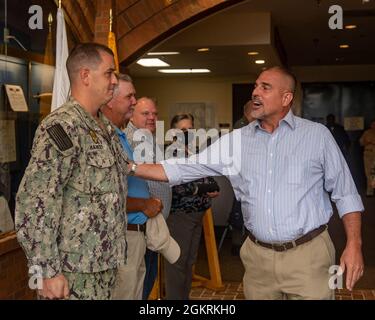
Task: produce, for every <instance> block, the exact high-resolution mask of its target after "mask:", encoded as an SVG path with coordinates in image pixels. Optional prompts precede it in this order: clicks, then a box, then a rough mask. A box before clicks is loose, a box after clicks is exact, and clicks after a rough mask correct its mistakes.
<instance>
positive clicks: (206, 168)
mask: <svg viewBox="0 0 375 320" xmlns="http://www.w3.org/2000/svg"><path fill="white" fill-rule="evenodd" d="M295 86H296V81H295V78H294V76H293V75H292V74H290V73H289V72H288V71H287V70H285V69H283V68H280V67H274V68H271V69H268V70H266V71H264V72H262V73H261V74H260V76H259V77H258V79H257V81H256V85H255V88H254V91H253V94H252V100H253V106H252V112H251V116H252V117H254V118H256V119H257V121H254V122H252V123H251V124H249V125H248V126H246V127H244V128H242V129H240V130H235V131H234V132H232V133H230V134H228V135H225V136H224V137H222V138H221V139H220V140H219V141H217V142H216V143H214V144H213V145H211V146H210V147H209V148H207V149H206V150H205V151H203V152H202V153H201V154H199V155H197V156H196V157H192V158H190V159H189V164H171V161H166V162H165V163H163V167H161V166H154V167H149V166H150V165H144V164H143V165H139V166H138V168H137V171H136V174H137V175H138V176H141V177H147V178H149V179H156V180H160V179H161V180H168V181H169V182H170V183H171V184H174V185H176V184H181V183H186V182H188V181H191V180H194V179H197V178H199V177H202V176H214V175H226V176H227V177H228V178H229V180H230V181H231V183H232V185H233V189H234V191H235V195H236V198H237V199H238V200H239V201H241V203H242V211H243V214H244V221H245V226H246V228H247V230H248V231H249V237H248V239H247V240H246V241H245V243H244V245H243V246H242V248H241V259H242V262H243V264H244V266H245V275H244V293H245V296H246V298H248V299H332V298H334V290H333V289H334V288H335V286H334V283H333V282H334V281H332V280H334V279H332V278H330V277H332V274H333V273H334V271H333V270H334V267H333V268H331V267H332V266H333V265H334V264H335V251H334V247H333V244H332V241H331V239H330V237H329V234H328V231H327V230H326V225H327V223H328V221H329V220H330V217H331V216H332V212H333V210H332V206H331V202H330V196H329V194H331V200H332V201H333V202H335V204H336V207H337V209H338V212H339V215H340V217H341V218H342V221H343V224H344V227H345V231H346V236H347V244H346V247H345V250H344V252H343V254H342V256H341V259H340V265H341V267H342V269H343V271H346V273H347V274H346V287H347V288H348V289H349V290H352V289H353V286H354V284H355V283H356V282H357V281H358V279H359V278H360V277H361V276H362V275H363V268H364V265H363V257H362V250H361V246H362V242H361V212H362V211H363V210H364V208H363V204H362V201H361V198H360V196H359V194H358V192H357V190H356V187H355V184H354V181H353V179H352V176H351V174H350V171H349V169H348V166H347V164H346V162H345V159H344V157H343V155H342V153H341V151H340V149H339V147H338V146H337V144H336V142H335V140H334V138H333V137H332V135H331V133H330V132H329V130H328V129H327V128H326V127H325V126H323V125H321V124H318V123H314V122H311V121H308V120H304V119H301V118H299V117H296V116H294V115H293V113H292V111H291V105H292V101H293V96H294V91H295ZM231 144H233V145H234V147H233V148H234V151H233V154H234V155H238V156H237V158H234V159H230V157H229V156H228V154H227V153H225V152H222V151H223V149H225V148H226V147H227V146H228V145H231ZM208 155H209V156H208ZM207 159H211V161H207ZM213 159H214V160H215V161H213ZM228 160H232V161H228ZM213 162H215V163H213Z"/></svg>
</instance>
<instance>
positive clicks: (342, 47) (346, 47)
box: [340, 44, 349, 49]
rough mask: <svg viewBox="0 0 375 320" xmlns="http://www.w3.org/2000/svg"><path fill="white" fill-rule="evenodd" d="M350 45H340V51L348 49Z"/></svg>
mask: <svg viewBox="0 0 375 320" xmlns="http://www.w3.org/2000/svg"><path fill="white" fill-rule="evenodd" d="M348 48H349V45H348V44H340V49H348Z"/></svg>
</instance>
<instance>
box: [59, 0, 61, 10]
mask: <svg viewBox="0 0 375 320" xmlns="http://www.w3.org/2000/svg"><path fill="white" fill-rule="evenodd" d="M59 9H61V0H59Z"/></svg>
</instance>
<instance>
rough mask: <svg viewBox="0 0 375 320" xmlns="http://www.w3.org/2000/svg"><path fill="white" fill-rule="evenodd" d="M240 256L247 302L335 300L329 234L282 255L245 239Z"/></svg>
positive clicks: (332, 256)
mask: <svg viewBox="0 0 375 320" xmlns="http://www.w3.org/2000/svg"><path fill="white" fill-rule="evenodd" d="M240 256H241V260H242V263H243V265H244V267H245V275H244V278H243V287H244V294H245V297H246V299H249V300H282V299H334V290H331V289H330V288H329V279H330V277H331V276H332V275H331V274H329V268H330V267H331V266H332V265H334V264H335V248H334V246H333V244H332V241H331V238H330V236H329V234H328V231H324V232H323V233H321V234H320V235H318V236H317V237H315V238H314V239H313V240H311V241H309V242H306V243H304V244H302V245H300V246H297V247H295V248H293V249H289V250H287V251H284V252H276V251H274V250H272V249H267V248H264V247H262V246H260V245H257V244H255V243H254V242H252V241H251V240H250V239H249V238H247V239H246V241H245V243H244V244H243V246H242V247H241V251H240Z"/></svg>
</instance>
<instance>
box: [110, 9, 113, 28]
mask: <svg viewBox="0 0 375 320" xmlns="http://www.w3.org/2000/svg"><path fill="white" fill-rule="evenodd" d="M112 24H113V15H112V9H110V10H109V32H112Z"/></svg>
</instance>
